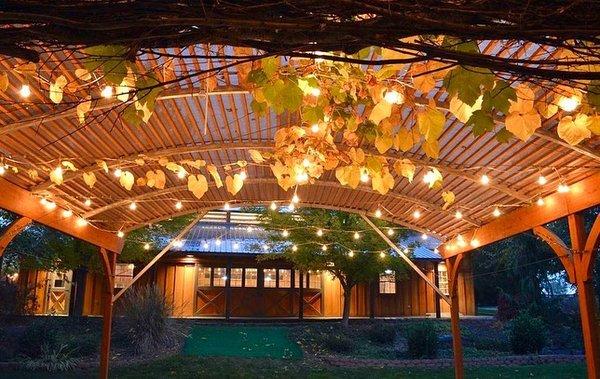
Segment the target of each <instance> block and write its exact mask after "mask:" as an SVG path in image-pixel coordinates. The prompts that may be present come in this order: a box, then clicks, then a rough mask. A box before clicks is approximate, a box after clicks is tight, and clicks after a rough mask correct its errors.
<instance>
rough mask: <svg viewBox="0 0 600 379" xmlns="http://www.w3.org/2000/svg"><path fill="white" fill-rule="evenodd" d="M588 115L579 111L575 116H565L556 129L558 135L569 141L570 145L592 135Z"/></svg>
mask: <svg viewBox="0 0 600 379" xmlns="http://www.w3.org/2000/svg"><path fill="white" fill-rule="evenodd" d="M589 122H590V121H589V120H588V116H586V115H584V114H582V113H579V114H578V115H577V116H575V118H574V119H573V117H571V116H566V117H563V118H562V119H561V120H560V122H559V123H558V127H557V128H556V131H557V132H558V136H559V137H560V138H562V139H563V140H565V141H567V142H568V143H569V145H577V144H578V143H579V142H581V141H583V140H584V139H586V138H590V137H591V136H592V132H591V131H590V129H588V124H589Z"/></svg>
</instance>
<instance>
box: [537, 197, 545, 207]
mask: <svg viewBox="0 0 600 379" xmlns="http://www.w3.org/2000/svg"><path fill="white" fill-rule="evenodd" d="M536 204H537V205H539V206H540V207H541V206H542V205H544V199H542V198H541V197H540V198H539V199H537V201H536Z"/></svg>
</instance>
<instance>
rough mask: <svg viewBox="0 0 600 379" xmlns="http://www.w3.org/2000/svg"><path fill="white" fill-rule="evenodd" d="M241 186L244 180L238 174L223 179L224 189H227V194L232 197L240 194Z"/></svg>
mask: <svg viewBox="0 0 600 379" xmlns="http://www.w3.org/2000/svg"><path fill="white" fill-rule="evenodd" d="M243 185H244V179H242V176H241V175H240V174H235V175H233V177H231V176H230V175H227V177H226V178H225V187H226V188H227V192H229V193H230V194H232V195H233V196H235V195H236V194H237V193H238V192H240V190H241V189H242V186H243Z"/></svg>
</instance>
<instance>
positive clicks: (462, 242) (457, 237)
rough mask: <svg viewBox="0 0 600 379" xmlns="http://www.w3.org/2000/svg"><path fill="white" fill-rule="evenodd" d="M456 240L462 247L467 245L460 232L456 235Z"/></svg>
mask: <svg viewBox="0 0 600 379" xmlns="http://www.w3.org/2000/svg"><path fill="white" fill-rule="evenodd" d="M456 242H457V243H458V246H462V247H464V246H467V242H466V241H465V239H464V238H463V236H462V235H460V234H459V235H458V236H456Z"/></svg>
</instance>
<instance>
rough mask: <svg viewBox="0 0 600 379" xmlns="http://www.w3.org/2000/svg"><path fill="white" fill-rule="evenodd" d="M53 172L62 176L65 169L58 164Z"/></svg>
mask: <svg viewBox="0 0 600 379" xmlns="http://www.w3.org/2000/svg"><path fill="white" fill-rule="evenodd" d="M52 172H53V173H54V175H56V176H58V177H62V174H63V169H62V167H60V166H58V167H57V168H55V169H54V170H53V171H52Z"/></svg>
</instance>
